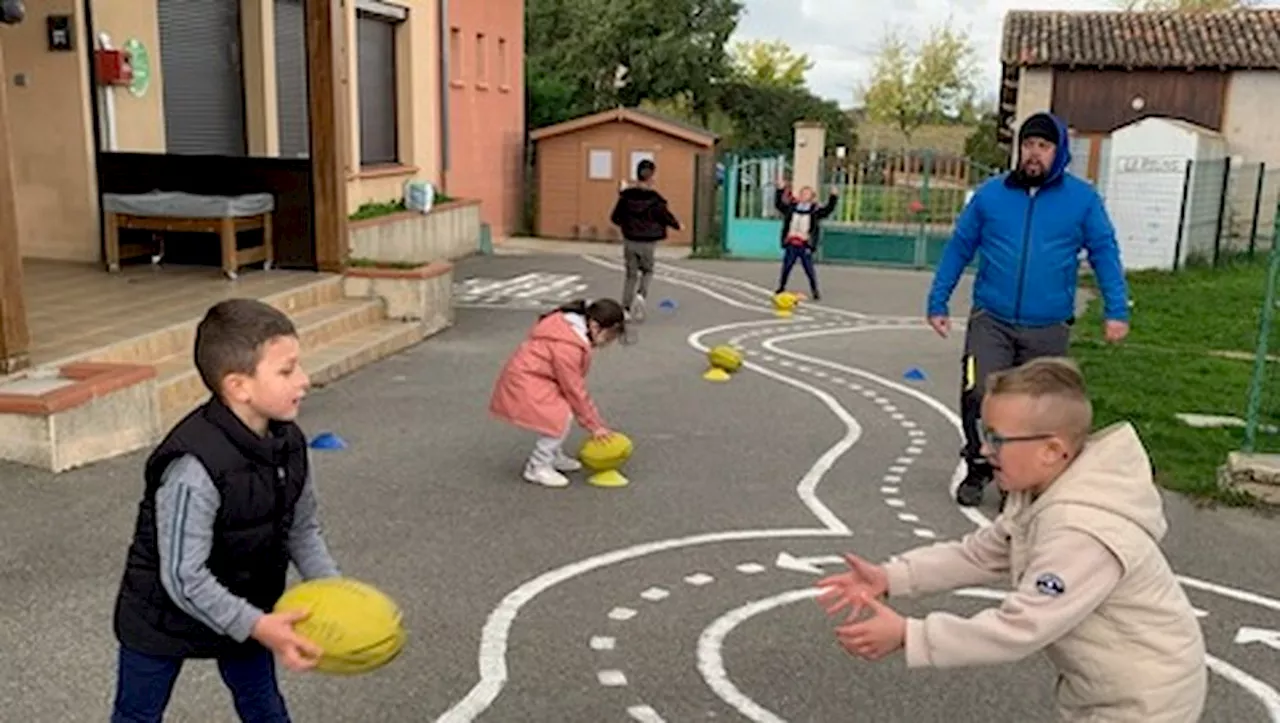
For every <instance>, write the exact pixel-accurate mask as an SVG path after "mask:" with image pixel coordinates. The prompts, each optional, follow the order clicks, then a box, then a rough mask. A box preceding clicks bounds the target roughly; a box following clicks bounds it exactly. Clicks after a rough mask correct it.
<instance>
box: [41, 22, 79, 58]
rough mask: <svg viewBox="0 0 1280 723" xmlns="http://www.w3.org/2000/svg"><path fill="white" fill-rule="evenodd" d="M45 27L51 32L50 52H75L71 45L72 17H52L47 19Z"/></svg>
mask: <svg viewBox="0 0 1280 723" xmlns="http://www.w3.org/2000/svg"><path fill="white" fill-rule="evenodd" d="M45 27H46V28H47V29H48V32H49V51H50V52H57V53H65V52H68V51H71V50H74V49H75V47H74V46H73V45H72V44H71V16H70V15H50V16H49V17H47V18H45Z"/></svg>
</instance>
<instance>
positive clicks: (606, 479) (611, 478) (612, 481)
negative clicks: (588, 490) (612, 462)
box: [587, 469, 631, 487]
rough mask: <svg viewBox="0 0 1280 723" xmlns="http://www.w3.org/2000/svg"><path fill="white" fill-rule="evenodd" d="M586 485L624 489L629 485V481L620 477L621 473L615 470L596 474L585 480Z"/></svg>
mask: <svg viewBox="0 0 1280 723" xmlns="http://www.w3.org/2000/svg"><path fill="white" fill-rule="evenodd" d="M587 484H589V485H591V486H593V487H626V486H627V485H628V484H631V480H629V479H627V478H626V477H623V476H622V473H621V472H619V471H618V470H616V469H610V470H605V471H604V472H597V473H595V474H593V475H591V476H590V477H588V478H587Z"/></svg>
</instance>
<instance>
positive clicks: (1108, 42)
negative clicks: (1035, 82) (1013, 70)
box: [1000, 9, 1280, 69]
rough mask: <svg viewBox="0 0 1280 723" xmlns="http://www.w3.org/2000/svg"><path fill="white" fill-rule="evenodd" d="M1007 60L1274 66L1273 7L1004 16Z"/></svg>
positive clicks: (1277, 13)
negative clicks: (1208, 10)
mask: <svg viewBox="0 0 1280 723" xmlns="http://www.w3.org/2000/svg"><path fill="white" fill-rule="evenodd" d="M1000 59H1001V61H1002V62H1004V63H1005V64H1007V65H1024V66H1045V65H1052V66H1064V65H1067V66H1070V65H1084V66H1095V67H1120V68H1218V67H1222V68H1276V69H1280V10H1275V9H1255V10H1223V11H1212V12H1172V11H1169V12H1122V11H1097V12H1059V11H1048V12H1041V11H1027V10H1014V11H1011V12H1009V14H1008V15H1006V16H1005V21H1004V46H1003V48H1002V50H1001V53H1000Z"/></svg>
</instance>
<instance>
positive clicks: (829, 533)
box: [436, 305, 880, 723]
mask: <svg viewBox="0 0 1280 723" xmlns="http://www.w3.org/2000/svg"><path fill="white" fill-rule="evenodd" d="M744 306H745V305H744ZM776 323H777V322H776V321H774V320H772V319H770V320H765V321H744V322H735V323H731V324H721V325H719V326H714V327H710V328H707V329H702V330H700V331H697V332H694V333H693V334H690V335H689V337H688V339H687V341H688V343H689V345H690V346H692V347H694V348H695V349H697V350H699V351H702V352H706V351H707V349H708V347H707V346H706V345H705V344H703V343H702V338H703V337H705V336H707V335H710V334H715V333H721V332H725V331H730V330H734V329H741V328H746V327H753V326H764V325H770V324H776ZM879 328H880V327H866V329H867V330H868V331H871V330H877V329H879ZM743 366H745V367H747V368H749V369H751V370H753V371H756V372H758V373H760V374H763V375H765V376H767V377H769V378H771V379H774V380H776V381H779V382H782V383H784V384H787V385H790V386H792V387H795V388H797V389H800V390H802V391H805V392H808V393H809V394H812V395H813V396H815V397H817V398H818V400H819V401H821V402H822V403H823V404H824V405H826V407H827V408H828V409H829V410H831V413H832V414H834V415H835V416H836V418H837V419H839V420H840V421H841V422H842V423H843V424H844V426H845V434H844V435H843V436H842V437H841V438H840V439H839V440H838V441H837V442H836V443H835V444H834V445H832V446H831V447H830V448H829V449H828V450H827V451H826V452H824V453H823V454H822V456H821V457H819V458H818V460H817V461H816V462H814V463H813V466H812V467H810V468H809V470H808V471H807V472H806V473H805V475H804V476H803V477H802V478H801V479H800V482H799V484H798V485H797V486H796V494H797V495H798V496H799V497H800V501H801V502H802V503H803V504H804V505H805V507H806V508H808V510H809V511H810V512H811V513H812V514H813V515H814V517H817V518H818V520H819V521H820V522H821V523H822V526H821V527H811V528H795V529H754V530H732V531H728V532H711V533H705V534H700V535H692V536H688V537H680V538H672V539H667V540H658V541H655V542H649V543H644V544H640V545H633V546H631V547H626V548H623V549H620V550H614V551H612V552H607V553H603V554H600V555H595V556H592V557H588V558H586V559H583V560H579V561H577V562H574V563H570V564H568V565H564V566H562V567H559V568H556V569H554V570H550V571H548V572H545V573H543V574H541V575H539V576H537V577H536V578H534V579H532V580H529V581H527V582H525V583H524V584H522V585H520V586H519V587H517V588H516V589H515V590H513V591H511V592H510V593H508V594H507V596H506V597H504V598H503V599H502V601H501V602H499V603H498V606H497V607H496V608H494V609H493V611H492V612H490V613H489V617H488V619H486V620H485V624H484V627H483V628H482V630H481V632H480V655H479V661H478V665H479V669H480V681H479V682H478V683H476V685H475V686H473V687H472V688H471V690H470V691H469V692H468V693H467V695H466V697H464V698H463V699H462V700H460V701H458V702H457V703H456V704H454V706H453V707H452V708H450V709H449V710H447V711H445V712H444V713H443V714H442V715H441V716H440V717H439V718H437V719H436V720H437V721H438V723H455V722H461V721H471V720H474V719H475V717H476V716H478V715H480V714H481V713H483V712H484V711H485V710H486V709H488V707H489V706H490V705H492V704H493V701H494V700H496V699H497V697H498V695H499V694H500V693H501V692H502V689H503V687H504V686H505V685H506V681H507V675H508V671H507V646H508V642H509V638H510V634H511V626H512V625H513V624H514V623H515V619H516V616H517V615H518V614H519V613H520V610H521V609H522V608H523V607H524V606H525V605H527V604H528V603H529V601H531V600H533V599H534V598H535V597H537V596H538V595H539V594H541V593H542V592H544V591H546V590H548V589H550V588H552V587H554V586H556V585H558V584H560V583H562V582H565V581H566V580H570V579H572V578H574V577H577V576H579V575H582V574H584V573H587V572H591V571H592V570H597V569H599V568H602V567H607V566H609V565H613V564H616V563H619V562H623V561H625V560H632V559H635V558H638V557H644V556H646V555H651V554H654V553H657V552H663V551H666V550H673V549H678V548H684V547H692V546H695V545H705V544H710V543H718V542H731V541H741V540H760V539H771V538H787V537H843V536H847V535H849V534H851V533H850V530H849V527H848V526H847V525H845V523H844V522H843V521H842V520H840V518H838V517H836V515H835V513H833V512H832V511H831V510H830V509H829V508H827V506H826V505H824V504H823V503H822V502H821V501H820V500H819V499H818V497H817V494H816V490H817V487H818V484H819V483H820V482H821V481H822V477H823V476H824V475H825V474H826V473H827V470H829V469H831V467H832V465H834V464H835V463H836V461H837V460H838V459H839V458H840V456H841V455H843V454H844V453H845V452H847V451H848V450H849V449H850V448H851V447H853V445H854V444H855V443H856V442H857V440H858V438H859V437H861V435H862V427H861V426H859V425H858V422H857V420H856V419H854V418H853V416H852V415H850V414H849V412H848V411H847V410H845V408H844V407H843V406H841V405H840V403H839V402H838V401H836V399H835V397H833V396H831V395H830V394H828V393H827V392H825V391H823V390H821V389H818V388H817V387H814V386H811V385H809V384H806V383H804V382H802V381H799V380H796V379H792V378H790V377H787V376H784V375H782V374H779V373H777V372H775V371H772V370H770V369H766V368H764V367H761V366H759V365H757V364H754V363H751V362H746V363H744V364H743Z"/></svg>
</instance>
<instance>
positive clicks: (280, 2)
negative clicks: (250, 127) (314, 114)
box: [275, 0, 311, 158]
mask: <svg viewBox="0 0 1280 723" xmlns="http://www.w3.org/2000/svg"><path fill="white" fill-rule="evenodd" d="M275 7H276V10H275V19H276V107H277V112H278V114H279V115H278V117H279V129H280V156H281V157H282V158H306V157H307V156H308V155H309V154H308V149H309V147H310V145H311V143H310V136H309V132H310V131H309V126H308V123H307V114H308V109H307V32H306V24H305V22H304V17H303V13H302V0H275Z"/></svg>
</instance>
